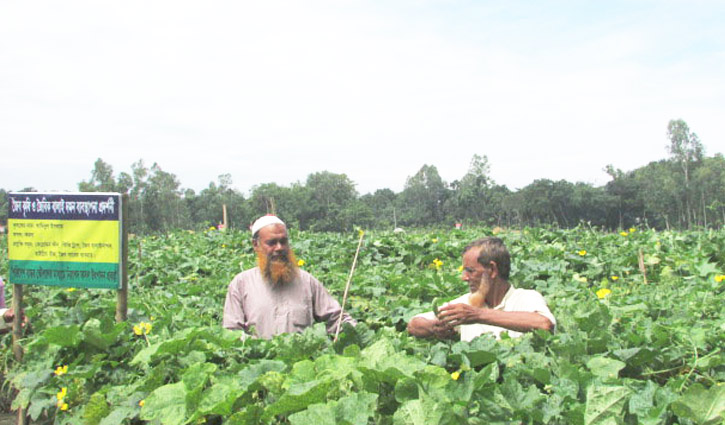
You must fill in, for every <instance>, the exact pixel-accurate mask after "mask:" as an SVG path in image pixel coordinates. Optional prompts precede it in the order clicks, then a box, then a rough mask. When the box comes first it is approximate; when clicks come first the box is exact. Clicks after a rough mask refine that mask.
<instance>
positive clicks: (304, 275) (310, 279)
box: [297, 269, 323, 286]
mask: <svg viewBox="0 0 725 425" xmlns="http://www.w3.org/2000/svg"><path fill="white" fill-rule="evenodd" d="M297 272H298V275H297V277H298V279H299V280H300V282H304V283H308V284H310V285H320V286H323V285H322V282H320V281H319V279H317V278H316V277H314V276H312V274H311V273H310V272H308V271H306V270H302V269H297Z"/></svg>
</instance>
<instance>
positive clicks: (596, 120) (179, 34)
mask: <svg viewBox="0 0 725 425" xmlns="http://www.w3.org/2000/svg"><path fill="white" fill-rule="evenodd" d="M723 22H725V2H722V1H698V0H690V1H668V0H661V1H654V0H652V1H646V0H629V1H620V0H613V1H607V2H595V1H573V0H572V1H533V0H532V1H519V0H513V1H505V2H502V1H485V0H479V1H426V0H420V1H407V0H406V1H395V0H382V1H354V0H350V1H348V0H329V1H328V0H320V1H305V0H292V1H274V0H271V1H246V0H241V1H240V0H236V1H215V0H209V1H203V2H202V1H184V0H174V1H166V0H156V1H148V0H145V1H138V0H127V1H99V0H92V1H78V0H64V1H62V2H59V1H42V0H39V1H23V0H17V1H16V0H3V1H0V147H1V150H0V188H3V189H6V190H21V189H23V188H26V187H33V188H35V189H37V190H39V191H56V190H58V191H75V190H77V189H78V183H79V182H81V181H83V180H89V179H90V177H91V171H92V169H93V164H94V162H95V161H96V159H98V158H101V159H103V160H104V161H105V162H106V163H108V164H110V165H111V166H112V167H113V170H114V173H115V175H118V174H119V173H121V172H129V173H130V172H131V166H132V164H133V163H135V162H137V161H139V160H143V161H144V164H145V165H146V166H147V167H150V166H151V165H152V164H154V163H157V164H158V165H159V166H160V167H161V169H163V170H164V171H166V172H169V173H173V174H175V175H176V177H177V178H178V180H179V182H180V183H181V186H182V187H183V188H191V189H194V190H195V191H197V192H199V191H200V190H202V189H204V188H206V187H208V186H209V184H210V183H211V182H217V181H218V176H219V175H221V174H226V173H228V174H230V175H231V177H232V182H233V184H232V187H234V188H235V189H238V190H239V191H241V192H242V193H245V194H248V193H249V192H250V190H252V188H253V187H254V186H255V185H259V184H263V183H271V182H274V183H277V184H280V185H289V184H292V183H294V182H304V181H305V180H306V178H307V176H308V175H309V174H311V173H315V172H320V171H329V172H332V173H339V174H345V175H347V177H348V178H350V180H352V181H353V182H354V183H355V184H356V187H357V190H358V192H359V193H360V194H365V193H372V192H374V191H375V190H377V189H383V188H389V189H392V190H394V191H396V192H398V191H401V190H403V188H404V185H405V182H406V179H407V178H408V177H411V176H413V175H414V174H415V173H416V172H417V171H418V170H420V168H421V167H422V166H423V165H425V164H428V165H433V166H435V167H436V168H437V169H438V172H439V174H440V175H441V177H442V178H443V179H444V180H445V181H447V182H452V181H454V180H457V179H460V178H461V177H463V175H465V173H466V171H467V169H468V166H469V163H470V161H471V158H472V157H473V155H474V154H477V155H485V156H486V157H487V158H488V160H489V164H490V171H491V177H492V178H493V180H494V181H495V182H496V183H498V184H503V185H506V186H508V187H509V188H510V189H512V190H516V189H520V188H522V187H524V186H526V185H528V184H530V183H532V182H533V181H534V180H536V179H544V178H545V179H551V180H560V179H564V180H567V181H570V182H586V183H590V184H593V185H595V186H601V185H604V184H606V183H607V181H609V180H610V179H609V176H608V175H607V174H606V173H605V172H604V168H605V167H606V166H607V165H609V164H611V165H613V166H614V167H615V168H619V169H622V170H624V171H629V170H633V169H635V168H638V167H641V166H644V165H646V164H647V163H649V162H651V161H657V160H661V159H665V158H667V157H668V156H669V153H668V152H667V149H666V147H667V145H668V139H667V124H668V122H669V121H670V120H671V119H683V120H685V121H686V122H687V124H688V125H689V127H690V129H691V130H692V131H693V132H695V133H696V134H697V135H698V136H699V138H700V141H701V142H702V143H703V145H704V146H705V152H706V154H707V155H708V156H712V155H714V154H716V153H723V152H725V118H724V117H725V78H723V76H724V75H725V25H723V24H722V23H723Z"/></svg>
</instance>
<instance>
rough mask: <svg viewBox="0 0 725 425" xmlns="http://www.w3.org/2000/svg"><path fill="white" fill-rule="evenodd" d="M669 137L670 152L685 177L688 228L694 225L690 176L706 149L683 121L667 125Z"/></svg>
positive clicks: (683, 191) (685, 216) (683, 190)
mask: <svg viewBox="0 0 725 425" xmlns="http://www.w3.org/2000/svg"><path fill="white" fill-rule="evenodd" d="M667 137H668V138H669V140H670V144H669V146H668V150H669V152H670V154H671V155H672V159H673V161H675V162H676V163H677V164H679V165H680V168H681V169H682V173H683V175H684V186H683V188H682V190H681V195H680V196H681V198H682V199H683V202H684V205H685V211H684V213H685V214H684V215H683V221H684V222H685V224H686V225H687V226H690V225H691V224H692V219H693V211H692V209H691V203H692V194H691V193H690V174H691V173H692V170H693V168H694V167H695V166H696V165H697V164H699V163H700V162H701V161H702V156H703V154H704V150H705V149H704V148H703V146H702V143H700V139H699V138H698V137H697V134H695V133H693V132H691V131H690V128H689V127H688V126H687V123H686V122H685V121H683V120H681V119H679V120H670V122H669V124H668V125H667Z"/></svg>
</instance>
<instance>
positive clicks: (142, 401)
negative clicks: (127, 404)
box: [138, 400, 146, 407]
mask: <svg viewBox="0 0 725 425" xmlns="http://www.w3.org/2000/svg"><path fill="white" fill-rule="evenodd" d="M144 404H146V400H141V401H139V402H138V405H139V406H141V407H143V405H144Z"/></svg>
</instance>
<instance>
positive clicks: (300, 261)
mask: <svg viewBox="0 0 725 425" xmlns="http://www.w3.org/2000/svg"><path fill="white" fill-rule="evenodd" d="M297 265H298V266H300V267H302V266H304V265H305V260H302V259H300V260H297Z"/></svg>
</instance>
